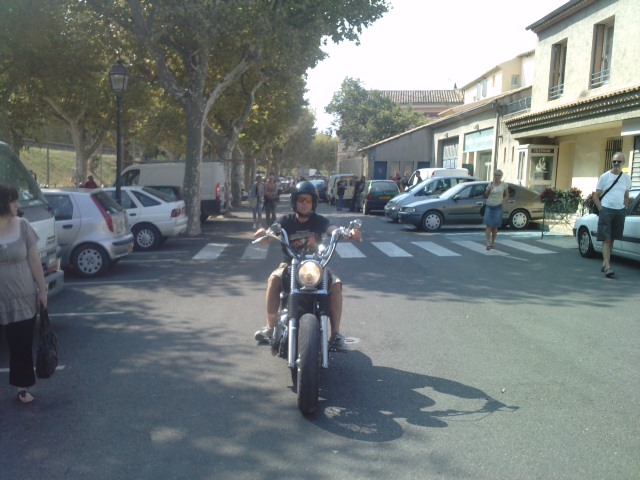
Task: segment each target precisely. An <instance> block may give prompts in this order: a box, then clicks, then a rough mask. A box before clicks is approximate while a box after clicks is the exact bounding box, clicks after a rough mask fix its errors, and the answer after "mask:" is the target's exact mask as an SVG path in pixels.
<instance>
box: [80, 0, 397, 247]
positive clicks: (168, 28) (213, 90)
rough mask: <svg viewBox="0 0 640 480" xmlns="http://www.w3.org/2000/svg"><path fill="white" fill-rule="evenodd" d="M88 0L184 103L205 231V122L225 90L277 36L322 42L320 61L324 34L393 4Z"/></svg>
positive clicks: (352, 31)
mask: <svg viewBox="0 0 640 480" xmlns="http://www.w3.org/2000/svg"><path fill="white" fill-rule="evenodd" d="M86 1H87V3H88V4H89V5H91V6H92V7H93V8H94V9H95V10H96V11H97V12H98V13H100V14H101V15H106V16H108V17H109V18H112V19H114V20H115V21H116V22H117V23H118V24H119V25H120V26H121V27H123V28H124V29H125V30H127V31H128V32H130V33H132V34H133V35H134V36H135V37H136V38H137V39H138V41H139V42H140V43H141V44H143V45H144V46H145V48H146V49H147V50H148V51H149V52H150V55H151V57H152V58H153V61H154V63H155V67H156V71H157V74H158V78H159V80H160V83H161V85H162V87H163V88H164V89H165V90H166V91H167V92H168V93H169V95H171V96H172V97H173V98H174V99H175V100H176V101H177V102H178V103H179V104H180V106H181V108H182V109H183V110H184V115H185V125H186V168H185V184H184V192H185V203H186V204H187V213H188V215H189V223H188V226H187V232H188V234H198V233H199V232H200V225H199V217H200V202H199V198H200V192H199V185H200V163H201V162H202V154H203V145H204V130H205V124H206V120H207V117H208V115H209V112H210V110H211V108H212V107H213V105H214V104H215V103H216V102H217V101H218V100H219V98H220V96H221V95H222V94H223V93H224V91H225V90H226V89H227V88H228V87H229V86H230V85H232V84H233V83H234V82H236V81H238V79H239V78H240V77H241V76H242V75H243V74H244V73H245V72H247V71H248V70H249V69H250V68H251V67H252V66H254V65H257V64H259V63H261V62H262V61H264V58H265V57H264V55H265V52H275V49H268V48H267V49H265V48H264V47H265V46H268V45H270V43H271V42H274V41H278V40H279V41H280V42H284V40H285V39H286V40H288V41H289V42H290V43H291V44H293V45H296V44H303V45H309V46H314V48H313V49H312V50H310V52H309V53H310V54H311V57H310V58H309V59H308V62H309V66H313V65H315V63H316V62H317V61H318V60H319V57H318V53H317V51H318V46H319V45H321V42H322V41H323V40H322V39H323V38H324V37H326V36H329V37H331V39H332V40H333V41H336V42H339V41H341V40H344V39H348V40H352V39H357V37H358V35H359V33H361V30H362V28H363V27H366V26H368V25H369V24H370V23H371V22H373V21H374V20H376V19H377V18H379V17H380V16H381V15H382V14H383V13H385V12H386V11H387V6H386V3H385V1H384V0H350V1H347V2H345V1H343V0H323V1H321V0H272V1H267V0H228V1H224V0H218V1H213V0H183V1H180V2H175V1H171V0H155V1H152V0H126V1H122V2H113V0H86Z"/></svg>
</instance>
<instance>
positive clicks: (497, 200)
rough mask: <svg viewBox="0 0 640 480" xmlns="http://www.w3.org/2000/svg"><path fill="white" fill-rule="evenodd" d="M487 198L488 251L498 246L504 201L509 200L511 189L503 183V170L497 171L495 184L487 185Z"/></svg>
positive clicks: (494, 179)
mask: <svg viewBox="0 0 640 480" xmlns="http://www.w3.org/2000/svg"><path fill="white" fill-rule="evenodd" d="M484 196H485V197H487V201H486V202H485V207H484V219H483V223H484V225H485V236H486V240H487V250H492V249H494V248H495V246H496V237H497V236H498V228H500V226H501V225H502V212H503V210H504V207H503V205H504V201H505V200H506V199H507V198H509V187H508V185H507V184H506V183H505V182H503V181H502V170H496V171H495V173H494V174H493V182H491V183H490V184H489V185H487V189H486V190H485V192H484Z"/></svg>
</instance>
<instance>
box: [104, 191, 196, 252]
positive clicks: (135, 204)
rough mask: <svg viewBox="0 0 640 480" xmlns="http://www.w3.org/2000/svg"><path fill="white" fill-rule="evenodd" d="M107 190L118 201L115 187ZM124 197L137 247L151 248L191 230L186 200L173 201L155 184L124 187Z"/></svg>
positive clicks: (121, 194) (121, 203) (124, 205)
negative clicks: (151, 185)
mask: <svg viewBox="0 0 640 480" xmlns="http://www.w3.org/2000/svg"><path fill="white" fill-rule="evenodd" d="M104 191H105V192H108V193H109V194H110V195H111V198H113V199H114V200H115V196H116V189H115V188H113V187H111V188H105V189H104ZM120 197H121V199H120V205H121V206H122V208H124V209H125V210H126V212H127V217H128V220H129V222H128V223H129V228H130V229H131V233H133V240H134V247H135V249H136V250H151V249H153V248H156V247H158V245H160V244H161V243H164V242H165V241H166V240H167V238H169V237H177V236H178V235H180V234H181V233H184V232H185V231H186V230H187V215H186V213H185V205H184V200H172V199H171V197H169V196H168V195H165V194H164V193H162V192H160V191H158V190H156V189H154V188H151V187H122V188H121V192H120Z"/></svg>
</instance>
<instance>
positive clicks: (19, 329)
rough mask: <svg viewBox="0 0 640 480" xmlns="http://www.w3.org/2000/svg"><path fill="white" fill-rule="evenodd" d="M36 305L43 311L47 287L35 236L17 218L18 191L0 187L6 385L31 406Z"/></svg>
mask: <svg viewBox="0 0 640 480" xmlns="http://www.w3.org/2000/svg"><path fill="white" fill-rule="evenodd" d="M38 304H40V305H42V306H43V307H45V308H46V306H47V287H46V284H45V281H44V272H43V270H42V264H41V263H40V256H39V255H38V235H37V234H36V232H35V231H34V230H33V228H32V227H31V225H30V224H29V222H28V221H27V220H26V219H23V218H20V217H19V216H18V191H17V190H16V189H15V188H12V187H7V186H4V185H0V325H2V326H3V327H4V329H5V331H6V334H7V343H8V345H9V383H10V384H11V385H13V386H14V387H17V388H18V400H20V401H21V402H22V403H30V402H32V401H33V400H34V397H33V395H32V394H31V393H30V392H29V390H27V389H28V388H29V387H31V386H33V385H34V384H35V383H36V378H35V374H34V371H33V331H34V326H35V322H36V314H37V312H38Z"/></svg>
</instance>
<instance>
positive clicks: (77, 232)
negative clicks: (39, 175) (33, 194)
mask: <svg viewBox="0 0 640 480" xmlns="http://www.w3.org/2000/svg"><path fill="white" fill-rule="evenodd" d="M43 193H44V197H45V199H46V200H47V203H48V204H49V205H50V206H51V208H52V209H53V214H54V216H55V221H56V236H57V238H58V244H59V245H60V250H61V252H60V253H61V255H62V266H63V267H72V268H73V269H74V270H75V271H76V272H77V273H78V274H79V275H81V276H83V277H95V276H97V275H100V274H102V273H104V272H105V271H106V270H107V269H108V268H109V266H111V265H113V264H114V263H116V262H117V261H118V260H119V259H121V258H122V257H125V256H127V255H128V254H129V253H131V251H132V250H133V235H132V234H131V232H130V231H129V227H128V225H127V215H126V213H125V211H124V210H123V208H122V207H121V206H120V205H118V204H117V203H116V202H115V201H114V200H113V199H112V198H111V197H110V196H109V194H108V193H107V192H104V191H102V190H99V189H96V190H85V189H45V190H43Z"/></svg>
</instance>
